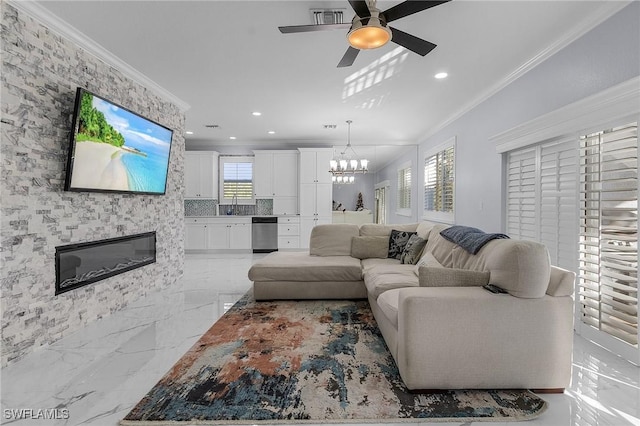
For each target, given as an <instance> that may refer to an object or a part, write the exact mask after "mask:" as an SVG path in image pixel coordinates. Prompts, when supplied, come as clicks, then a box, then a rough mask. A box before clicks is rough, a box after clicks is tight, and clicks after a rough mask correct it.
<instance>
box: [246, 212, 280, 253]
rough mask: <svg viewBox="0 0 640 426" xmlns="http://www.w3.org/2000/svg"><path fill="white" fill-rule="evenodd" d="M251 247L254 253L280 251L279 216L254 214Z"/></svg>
mask: <svg viewBox="0 0 640 426" xmlns="http://www.w3.org/2000/svg"><path fill="white" fill-rule="evenodd" d="M251 248H252V249H253V252H254V253H269V252H272V251H278V218H277V217H274V216H254V217H252V218H251Z"/></svg>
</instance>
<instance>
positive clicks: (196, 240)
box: [184, 223, 207, 250]
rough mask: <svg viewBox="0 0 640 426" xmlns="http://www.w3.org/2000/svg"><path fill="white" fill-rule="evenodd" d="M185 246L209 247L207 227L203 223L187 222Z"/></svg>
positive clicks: (188, 247) (192, 248)
mask: <svg viewBox="0 0 640 426" xmlns="http://www.w3.org/2000/svg"><path fill="white" fill-rule="evenodd" d="M184 229H185V235H184V248H185V249H187V250H205V249H206V248H207V227H206V225H205V224H201V223H186V224H185V227H184Z"/></svg>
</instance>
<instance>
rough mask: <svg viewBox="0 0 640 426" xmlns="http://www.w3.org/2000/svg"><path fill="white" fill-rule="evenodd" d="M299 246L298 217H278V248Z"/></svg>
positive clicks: (295, 247) (284, 248)
mask: <svg viewBox="0 0 640 426" xmlns="http://www.w3.org/2000/svg"><path fill="white" fill-rule="evenodd" d="M299 247H300V217H298V216H284V217H282V216H280V217H278V250H286V249H297V248H299Z"/></svg>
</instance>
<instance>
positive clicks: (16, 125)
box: [0, 2, 184, 366]
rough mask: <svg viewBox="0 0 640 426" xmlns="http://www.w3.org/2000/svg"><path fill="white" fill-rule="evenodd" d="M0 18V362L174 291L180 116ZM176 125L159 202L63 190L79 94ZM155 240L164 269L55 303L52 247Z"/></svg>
mask: <svg viewBox="0 0 640 426" xmlns="http://www.w3.org/2000/svg"><path fill="white" fill-rule="evenodd" d="M0 3H1V6H0V7H1V9H0V13H1V14H2V28H1V41H2V52H1V53H2V76H1V81H2V92H1V111H2V118H1V124H0V126H1V129H0V130H1V135H2V139H1V141H2V142H1V143H2V145H1V158H0V165H1V166H0V167H1V169H0V197H1V200H2V201H1V203H2V204H1V214H2V217H1V253H0V255H1V259H0V260H1V261H2V268H1V275H0V278H1V290H2V293H1V314H2V365H3V366H5V365H7V364H9V363H11V362H13V361H15V360H17V359H19V358H20V357H22V356H24V355H25V354H27V353H29V352H31V351H33V350H34V349H36V348H37V347H39V346H42V345H47V344H50V343H52V342H54V341H56V340H58V339H60V338H61V337H63V336H65V335H67V334H69V333H71V332H73V331H74V330H77V329H79V328H81V327H83V326H85V325H86V324H88V323H90V322H92V321H95V320H97V319H100V318H102V317H104V316H107V315H109V314H110V313H112V312H115V311H117V310H119V309H122V308H123V307H124V306H126V305H127V304H129V303H131V302H132V301H134V300H136V299H138V298H140V297H142V296H144V295H146V294H147V293H148V292H151V291H154V290H157V289H160V288H165V287H168V286H171V285H173V284H175V283H176V282H177V281H178V279H179V278H180V277H181V275H182V272H183V266H184V204H183V193H184V179H183V176H184V174H183V168H184V161H183V158H184V138H183V134H184V113H183V112H182V111H180V109H179V108H178V106H176V105H174V104H173V103H171V102H168V101H166V100H165V99H163V98H161V97H159V96H157V95H155V94H154V93H153V92H152V91H150V90H148V89H147V88H145V87H143V86H141V85H140V84H139V83H136V82H135V81H132V80H131V79H129V78H127V77H125V76H124V75H123V74H122V73H120V72H119V71H118V70H117V69H114V68H113V67H111V66H110V65H109V64H106V63H104V62H101V61H100V60H98V59H97V58H95V57H94V56H92V55H90V54H89V53H87V52H86V51H84V50H82V49H81V48H79V47H78V46H76V45H75V44H74V43H72V42H70V41H69V40H66V39H64V38H62V37H60V36H59V35H57V34H55V33H53V32H52V31H50V30H49V29H48V28H46V27H45V26H43V25H42V24H40V23H39V22H38V21H36V20H34V19H33V18H31V17H30V16H29V15H26V14H24V13H22V12H19V11H18V10H16V9H15V8H14V7H12V6H10V5H8V4H7V3H6V2H0ZM78 86H82V87H85V88H87V89H88V90H90V91H92V92H94V93H96V94H99V95H101V96H103V97H105V98H107V99H110V100H112V101H114V102H116V103H118V104H121V105H124V106H127V107H128V108H129V109H131V110H133V111H135V112H137V113H138V114H140V115H143V116H146V117H148V118H150V119H152V120H154V121H156V122H158V123H160V124H163V125H164V126H166V127H168V128H170V129H172V130H173V131H174V133H173V144H172V148H171V156H170V167H169V176H168V182H167V193H166V195H163V196H150V195H128V194H104V193H90V192H86V193H78V192H65V191H64V189H63V187H64V177H65V168H66V159H67V151H68V147H69V132H70V128H71V116H72V113H73V105H74V99H75V92H76V87H78ZM148 231H156V232H157V250H158V252H157V263H155V264H152V265H147V266H144V267H142V268H139V269H136V270H134V271H130V272H127V273H124V274H121V275H118V276H116V277H112V278H109V279H106V280H103V281H100V282H98V283H95V284H91V285H88V286H85V287H83V288H80V289H77V290H73V291H70V292H67V293H64V294H61V295H59V296H54V287H55V267H54V254H55V247H56V246H57V245H64V244H68V243H75V242H86V241H93V240H99V239H104V238H112V237H119V236H125V235H131V234H137V233H142V232H148Z"/></svg>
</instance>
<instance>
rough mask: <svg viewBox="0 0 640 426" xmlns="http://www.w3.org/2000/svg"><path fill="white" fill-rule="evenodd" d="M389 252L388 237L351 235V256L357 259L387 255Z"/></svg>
mask: <svg viewBox="0 0 640 426" xmlns="http://www.w3.org/2000/svg"><path fill="white" fill-rule="evenodd" d="M388 252H389V238H388V237H382V236H380V237H352V238H351V256H353V257H355V258H357V259H369V258H380V259H384V258H386V257H387V253H388Z"/></svg>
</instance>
